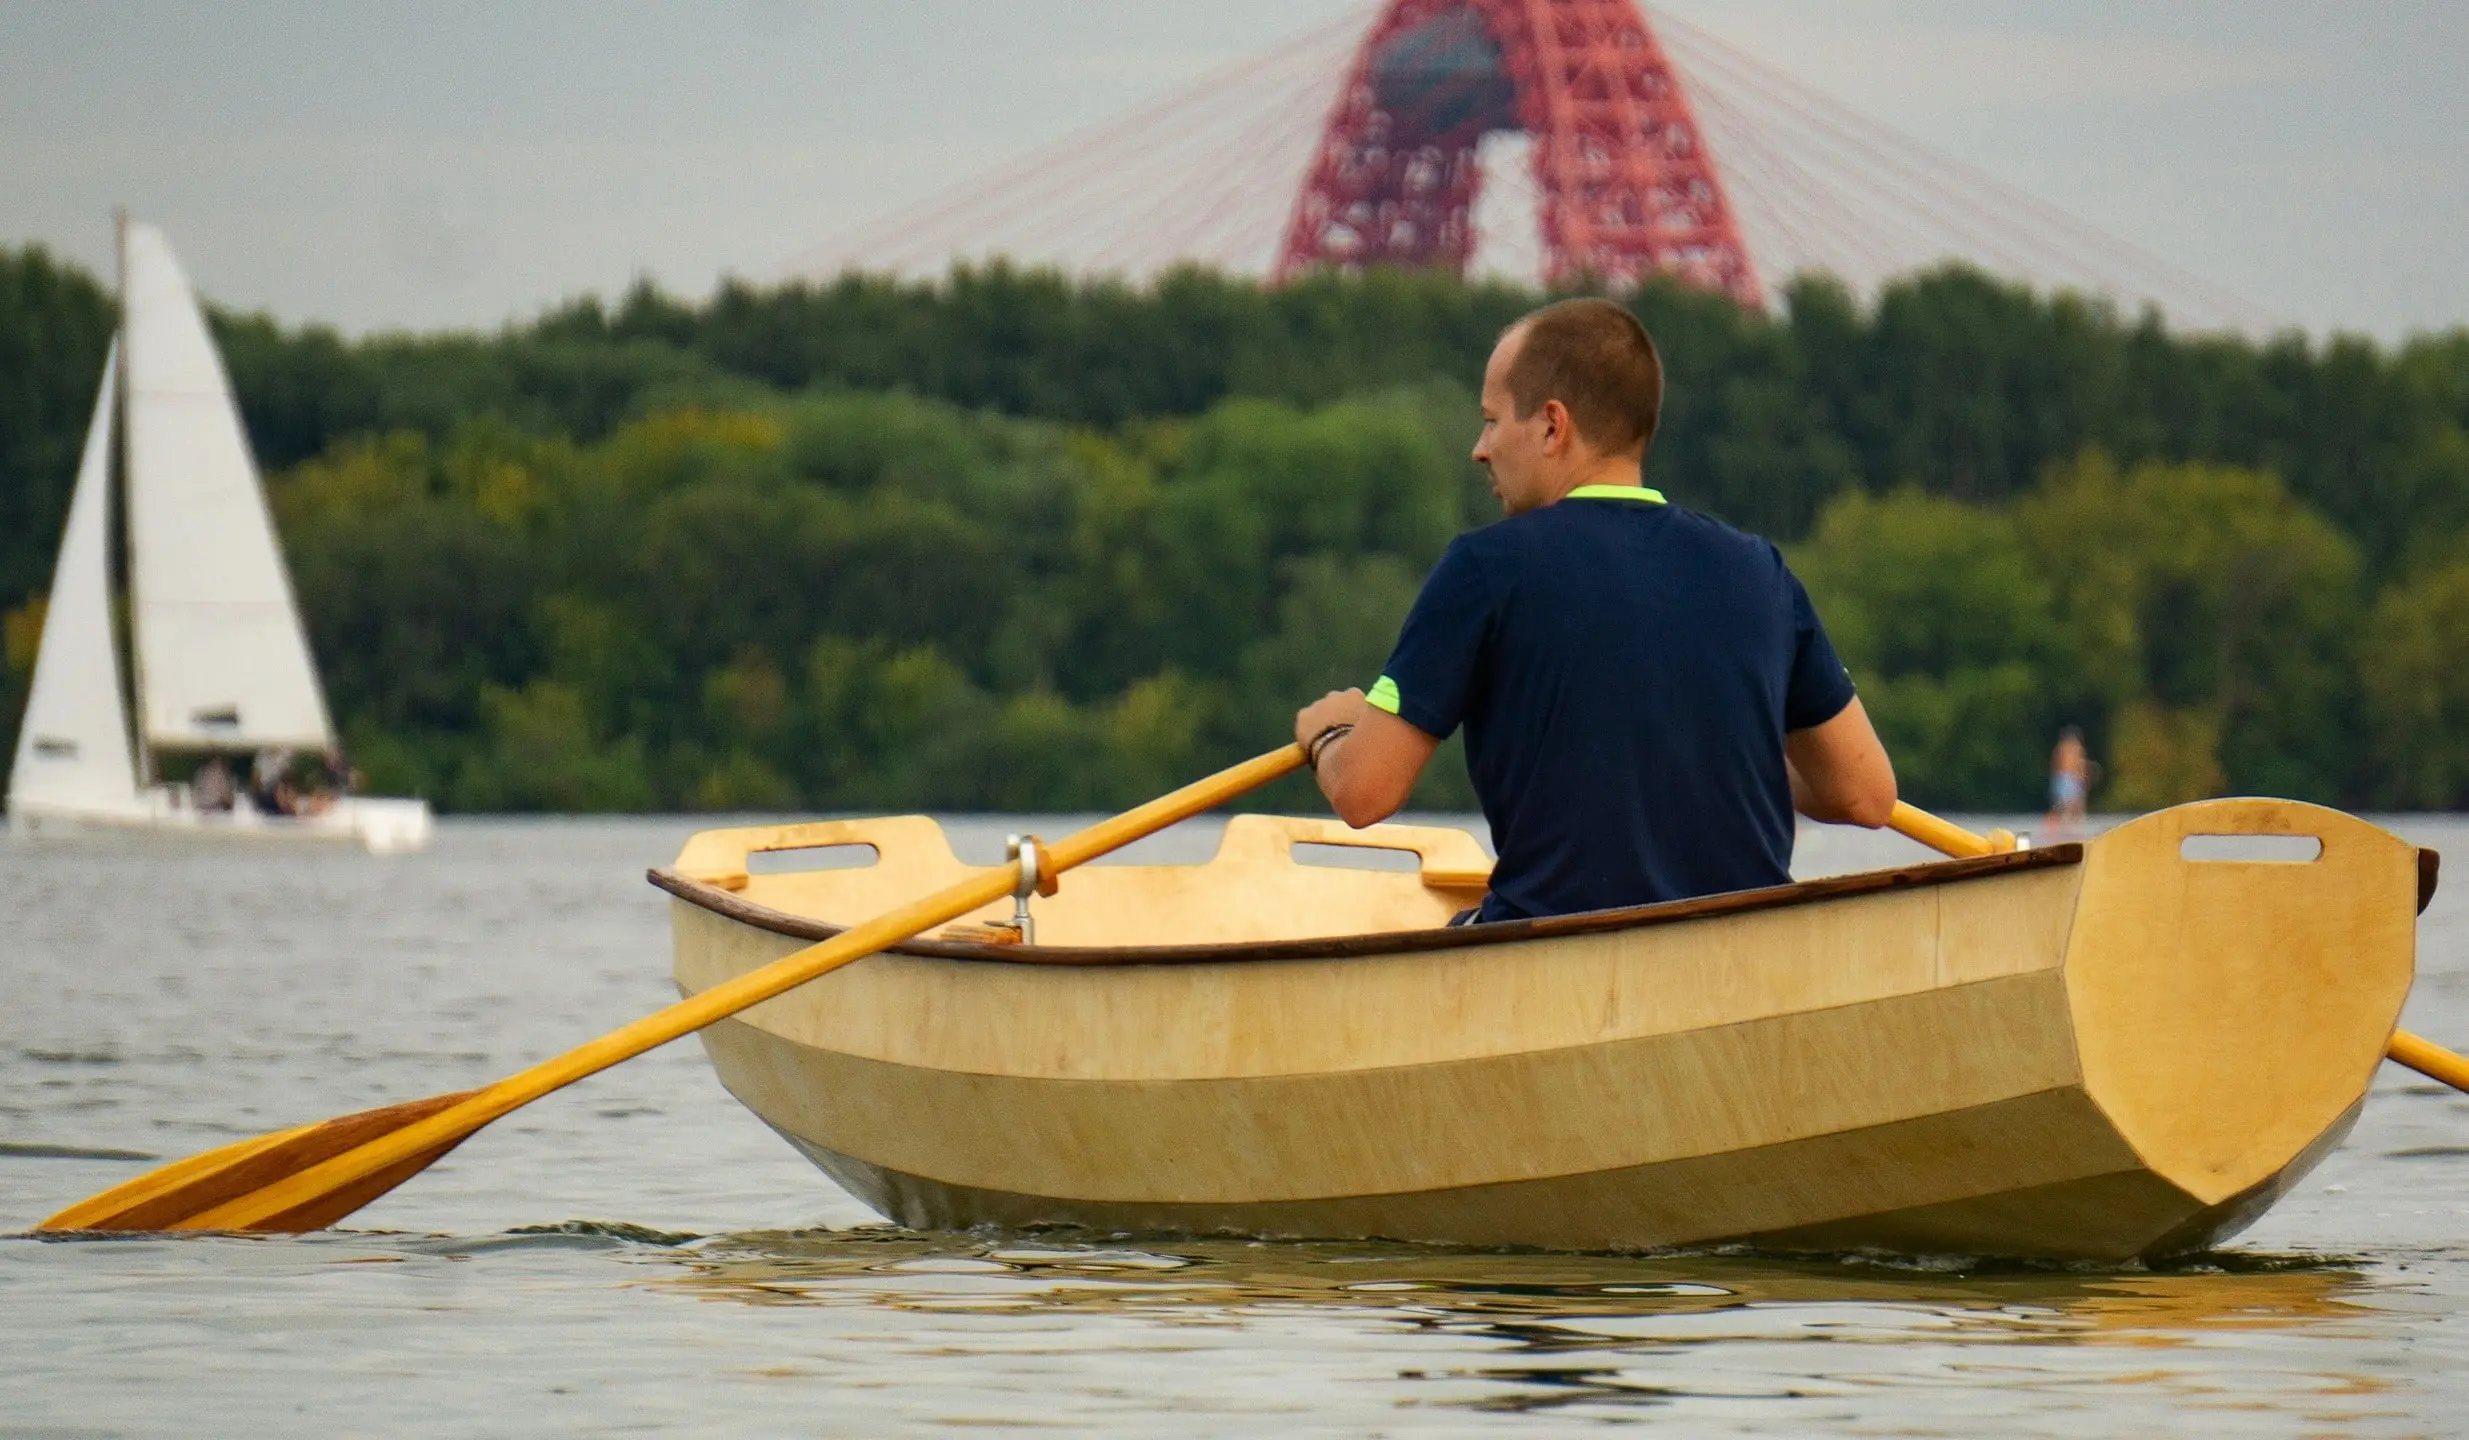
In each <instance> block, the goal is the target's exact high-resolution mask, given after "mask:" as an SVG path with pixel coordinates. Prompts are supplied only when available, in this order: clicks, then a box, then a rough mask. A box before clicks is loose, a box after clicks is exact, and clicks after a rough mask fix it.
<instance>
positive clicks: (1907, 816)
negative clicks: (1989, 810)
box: [1886, 800, 1994, 859]
mask: <svg viewBox="0 0 2469 1440" xmlns="http://www.w3.org/2000/svg"><path fill="white" fill-rule="evenodd" d="M1886 823H1887V825H1888V826H1890V827H1892V828H1893V829H1894V830H1895V831H1897V832H1898V833H1900V834H1903V835H1906V836H1909V837H1910V838H1912V839H1914V840H1917V841H1919V842H1920V843H1921V844H1923V845H1926V846H1928V847H1929V848H1930V849H1932V850H1935V851H1937V852H1938V853H1939V854H1941V855H1952V856H1954V857H1956V858H1957V859H1969V858H1971V857H1972V856H1975V855H1988V854H1992V853H1994V847H1993V846H1991V845H1990V844H1989V841H1988V838H1987V837H1986V836H1981V835H1975V834H1973V833H1972V832H1971V831H1969V830H1966V829H1964V828H1963V827H1962V826H1960V825H1957V824H1956V823H1954V822H1953V821H1951V820H1940V819H1939V818H1938V817H1936V816H1935V815H1932V814H1930V813H1929V812H1928V811H1926V810H1923V809H1921V808H1920V807H1919V806H1917V805H1911V804H1907V803H1905V802H1903V801H1901V800H1897V801H1896V802H1895V813H1894V814H1893V815H1892V816H1891V817H1889V818H1888V819H1887V821H1886Z"/></svg>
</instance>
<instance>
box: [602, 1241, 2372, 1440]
mask: <svg viewBox="0 0 2469 1440" xmlns="http://www.w3.org/2000/svg"><path fill="white" fill-rule="evenodd" d="M678 1263H679V1265H680V1268H681V1269H682V1271H683V1272H684V1273H681V1274H675V1275H663V1276H659V1277H657V1278H654V1279H651V1280H648V1281H645V1282H643V1283H645V1284H646V1285H648V1286H651V1287H653V1288H657V1289H660V1290H664V1291H669V1292H672V1293H679V1294H685V1295H691V1296H693V1297H696V1298H699V1299H708V1300H719V1301H727V1302H732V1303H737V1304H743V1305H751V1306H759V1307H773V1306H807V1305H816V1306H836V1305H860V1306H866V1307H870V1308H876V1309H882V1310H891V1311H899V1312H908V1313H917V1314H932V1315H936V1316H950V1315H982V1316H996V1315H1004V1316H1015V1317H1017V1316H1038V1317H1060V1318H1078V1317H1085V1316H1091V1315H1104V1316H1113V1317H1131V1318H1137V1319H1139V1320H1141V1321H1145V1322H1148V1323H1149V1324H1152V1325H1156V1326H1160V1327H1172V1326H1189V1325H1204V1326H1213V1327H1223V1326H1230V1325H1231V1326H1245V1325H1270V1326H1274V1325H1277V1324H1278V1323H1280V1322H1281V1321H1298V1320H1303V1319H1310V1320H1314V1321H1319V1322H1325V1323H1334V1324H1338V1325H1343V1326H1346V1327H1348V1328H1351V1329H1355V1330H1358V1331H1364V1332H1370V1333H1381V1332H1386V1335H1387V1338H1388V1339H1389V1341H1390V1342H1391V1343H1393V1344H1396V1345H1398V1346H1400V1347H1401V1348H1405V1347H1410V1346H1411V1344H1412V1341H1413V1339H1414V1338H1415V1337H1420V1336H1431V1337H1448V1338H1450V1339H1452V1340H1455V1341H1460V1342H1474V1343H1475V1344H1477V1345H1480V1346H1481V1347H1482V1349H1483V1350H1484V1351H1485V1352H1487V1353H1486V1354H1485V1355H1484V1356H1483V1358H1482V1361H1481V1363H1477V1364H1464V1365H1450V1366H1441V1367H1438V1368H1428V1369H1424V1368H1414V1369H1401V1370H1399V1371H1398V1372H1397V1373H1396V1377H1395V1378H1396V1379H1397V1380H1398V1381H1399V1382H1403V1383H1404V1384H1405V1385H1407V1386H1408V1387H1409V1388H1410V1389H1423V1390H1428V1391H1429V1392H1430V1393H1427V1394H1421V1395H1415V1394H1410V1393H1402V1394H1401V1395H1400V1397H1399V1398H1400V1400H1401V1402H1402V1403H1413V1404H1419V1405H1451V1406H1461V1407H1466V1408H1470V1409H1473V1410H1478V1411H1537V1410H1573V1409H1580V1408H1591V1407H1605V1406H1608V1407H1630V1406H1640V1405H1650V1406H1661V1405H1669V1404H1672V1403H1674V1402H1676V1401H1680V1400H1683V1399H1691V1398H1694V1399H1724V1400H1745V1399H1752V1398H1759V1399H1767V1400H1779V1399H1800V1400H1805V1399H1810V1398H1814V1397H1815V1396H1817V1395H1819V1394H1821V1393H1831V1392H1834V1391H1838V1390H1841V1391H1848V1390H1851V1389H1855V1388H1863V1387H1877V1386H1881V1385H1898V1384H1934V1385H1941V1386H1943V1385H1964V1384H1974V1383H1981V1382H1984V1381H1989V1380H1991V1379H1993V1378H1994V1380H1995V1383H1997V1384H2000V1385H2002V1386H2010V1387H2012V1386H2025V1387H2031V1386H2040V1385H2057V1386H2060V1387H2071V1386H2075V1385H2080V1384H2083V1383H2086V1382H2096V1383H2098V1384H2101V1385H2111V1384H2121V1383H2123V1384H2131V1385H2135V1386H2138V1387H2142V1388H2144V1389H2146V1390H2155V1391H2159V1390H2166V1391H2172V1392H2175V1393H2176V1395H2177V1397H2178V1398H2179V1399H2180V1400H2184V1401H2191V1402H2193V1403H2197V1404H2202V1403H2206V1397H2217V1396H2221V1395H2225V1394H2230V1393H2235V1394H2237V1395H2239V1396H2240V1397H2241V1398H2240V1399H2239V1400H2237V1401H2236V1402H2235V1403H2236V1404H2237V1405H2239V1406H2243V1405H2246V1404H2249V1403H2252V1402H2254V1401H2255V1400H2256V1399H2257V1396H2258V1393H2259V1392H2258V1391H2257V1390H2256V1389H2255V1388H2254V1386H2253V1385H2252V1383H2251V1382H2252V1381H2254V1380H2256V1379H2260V1378H2262V1377H2258V1376H2240V1375H2239V1374H2238V1371H2239V1369H2240V1368H2241V1367H2240V1366H2239V1364H2238V1362H2237V1361H2236V1360H2235V1359H2230V1358H2224V1357H2223V1356H2222V1355H2220V1354H2219V1353H2217V1352H2221V1351H2223V1350H2237V1349H2240V1348H2244V1347H2248V1346H2250V1345H2251V1342H2252V1340H2253V1339H2254V1338H2255V1337H2257V1336H2259V1335H2266V1334H2271V1333H2274V1332H2287V1333H2290V1334H2292V1335H2295V1334H2297V1333H2299V1332H2303V1334H2304V1336H2305V1338H2306V1339H2307V1340H2308V1341H2309V1342H2310V1343H2311V1344H2313V1345H2316V1346H2322V1345H2325V1344H2333V1345H2338V1344H2342V1343H2348V1344H2356V1345H2361V1346H2362V1345H2367V1344H2371V1343H2372V1342H2373V1341H2374V1339H2375V1338H2376V1327H2377V1323H2378V1321H2379V1320H2381V1319H2383V1318H2384V1317H2383V1316H2382V1315H2381V1314H2380V1312H2379V1311H2378V1309H2377V1308H2376V1306H2375V1304H2374V1302H2373V1300H2372V1297H2371V1292H2372V1289H2373V1287H2372V1285H2371V1284H2370V1282H2368V1281H2367V1279H2366V1278H2365V1277H2364V1275H2363V1274H2361V1272H2360V1269H2359V1267H2358V1265H2357V1264H2356V1263H2354V1262H2350V1261H2345V1260H2341V1259H2337V1258H2329V1257H2319V1256H2279V1255H2263V1254H2251V1253H2229V1254H2220V1255H2212V1256H2205V1257H2201V1258H2198V1259H2195V1260H2190V1261H2186V1262H2183V1263H2180V1264H2177V1265H2173V1266H2170V1267H2168V1268H2165V1269H2161V1270H2145V1269H2134V1270H2127V1271H2117V1270H2111V1271H2105V1272H2104V1271H2094V1270H2084V1269H2066V1268H2050V1267H2027V1266H1983V1265H1981V1264H1979V1263H1977V1262H1970V1261H1963V1260H1955V1259H1948V1260H1943V1261H1939V1262H1934V1263H1933V1262H1929V1261H1925V1260H1921V1261H1916V1260H1910V1259H1903V1258H1897V1257H1880V1256H1850V1257H1842V1258H1840V1259H1807V1258H1799V1257H1771V1256H1760V1255H1755V1254H1749V1253H1724V1252H1718V1253H1673V1254H1666V1255H1656V1256H1642V1257H1641V1256H1613V1255H1553V1254H1542V1253H1497V1252H1484V1251H1466V1250H1455V1249H1448V1248H1442V1247H1430V1246H1412V1245H1377V1244H1374V1245H1367V1244H1362V1243H1350V1244H1342V1245H1340V1244H1296V1243H1291V1242H1281V1243H1268V1242H1261V1241H1247V1240H1239V1239H1172V1240H1149V1241H1146V1242H1144V1243H1140V1244H1137V1245H1130V1244H1126V1243H1124V1242H1123V1241H1121V1240H1115V1241H1113V1242H1112V1243H1108V1242H1106V1241H1103V1240H1094V1239H1085V1238H1080V1237H1075V1236H1073V1235H1071V1234H1069V1233H1068V1232H1066V1233H1055V1232H1048V1233H1043V1234H1039V1235H1035V1236H1019V1235H1014V1236H1001V1235H981V1236H968V1237H954V1236H921V1235H915V1234H911V1233H908V1232H904V1231H899V1230H894V1229H890V1228H879V1229H850V1230H837V1231H821V1232H807V1233H799V1232H773V1233H751V1234H742V1235H733V1236H728V1237H725V1238H721V1239H716V1240H713V1241H709V1242H705V1243H704V1244H702V1245H699V1246H697V1247H695V1248H694V1249H693V1250H692V1252H691V1253H690V1254H688V1255H684V1256H681V1257H679V1261H678ZM1847 1347H1854V1348H1852V1349H1847ZM2090 1347H2138V1348H2142V1349H2147V1350H2152V1351H2156V1352H2157V1351H2169V1352H2178V1353H2176V1354H2171V1355H2161V1354H2154V1355H2152V1356H2150V1357H2148V1358H2140V1359H2137V1360H2135V1361H2133V1362H2131V1365H2132V1367H2133V1368H2132V1369H2130V1370H2127V1371H2125V1372H2123V1373H2121V1372H2120V1371H2119V1370H2118V1369H2117V1368H2116V1367H2115V1366H2114V1365H2112V1364H2106V1363H2103V1364H2098V1365H2096V1366H2094V1367H2091V1373H2086V1370H2087V1367H2086V1366H2085V1365H2083V1364H2082V1363H2080V1362H2073V1363H2070V1362H2069V1361H2068V1360H2067V1359H2065V1358H2063V1357H2064V1354H2065V1352H2068V1351H2076V1350H2083V1349H2087V1348H2090ZM1450 1348H1452V1349H1458V1348H1461V1347H1459V1346H1452V1347H1450ZM1880 1351H1885V1352H1890V1353H1891V1358H1890V1359H1886V1360H1884V1361H1883V1362H1881V1360H1880V1359H1879V1358H1878V1353H1877V1352H1880ZM1736 1352H1755V1353H1756V1357H1757V1358H1756V1360H1755V1362H1754V1363H1755V1369H1756V1372H1757V1374H1758V1376H1759V1377H1760V1378H1754V1379H1753V1378H1751V1376H1750V1375H1749V1374H1747V1373H1744V1372H1743V1369H1742V1364H1741V1361H1742V1359H1743V1356H1742V1355H1741V1354H1740V1353H1736ZM2043 1352H2046V1353H2043ZM2325 1358H2327V1359H2328V1358H2330V1357H2329V1356H2328V1355H2327V1356H2326V1357H2325ZM1684 1376H1685V1377H1687V1378H1685V1379H1684ZM2234 1380H2244V1381H2247V1382H2249V1383H2241V1384H2225V1383H2224V1382H2229V1381H2234ZM1710 1382H1715V1383H1710ZM2270 1388H2272V1389H2274V1390H2277V1391H2278V1393H2279V1398H2280V1399H2281V1400H2283V1401H2289V1402H2298V1403H2301V1404H2302V1405H2303V1408H2304V1410H2305V1415H2304V1418H2305V1419H2306V1420H2308V1421H2309V1422H2310V1423H2325V1424H2352V1423H2357V1422H2360V1421H2364V1420H2367V1419H2371V1418H2373V1417H2374V1416H2376V1415H2377V1414H2379V1413H2384V1412H2381V1411H2378V1410H2377V1409H2376V1408H2375V1407H2374V1406H2372V1405H2371V1404H2368V1403H2366V1402H2367V1401H2368V1400H2369V1399H2371V1397H2374V1396H2378V1395H2381V1394H2383V1393H2384V1392H2386V1391H2388V1390H2390V1389H2391V1388H2392V1381H2391V1380H2390V1379H2389V1378H2385V1377H2378V1376H2375V1375H2372V1374H2367V1373H2344V1372H2341V1371H2340V1370H2338V1369H2337V1368H2326V1369H2317V1370H2309V1371H2307V1372H2306V1373H2304V1374H2297V1375H2285V1376H2279V1377H2276V1378H2275V1381H2274V1383H2273V1384H2272V1386H2271V1387H2270ZM2336 1400H2337V1403H2335V1401H2336ZM2293 1418H2295V1417H2293Z"/></svg>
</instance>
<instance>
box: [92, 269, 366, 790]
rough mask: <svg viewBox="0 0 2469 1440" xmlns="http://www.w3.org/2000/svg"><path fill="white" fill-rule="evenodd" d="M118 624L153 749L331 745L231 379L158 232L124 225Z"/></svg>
mask: <svg viewBox="0 0 2469 1440" xmlns="http://www.w3.org/2000/svg"><path fill="white" fill-rule="evenodd" d="M124 246H125V249H124V253H123V259H122V264H123V279H122V284H123V286H124V288H125V295H124V299H123V305H124V307H125V315H126V319H125V321H124V322H123V323H124V324H125V326H126V332H127V334H126V340H127V344H128V386H129V396H128V425H127V443H128V497H129V498H128V505H129V550H130V581H129V591H130V602H131V610H132V617H131V624H132V627H133V629H134V630H135V645H134V649H135V653H136V658H137V686H136V689H137V696H138V703H139V706H140V707H141V713H140V716H139V719H140V722H141V723H142V724H143V725H144V727H145V736H146V739H147V741H148V743H150V744H151V745H153V746H155V747H156V748H158V749H198V748H206V747H213V748H219V749H238V748H244V747H256V746H261V745H290V746H306V747H316V746H324V745H326V744H328V743H330V742H331V740H332V736H333V731H332V729H331V727H330V726H329V724H328V723H327V718H326V701H325V696H324V694H323V693H322V692H320V690H319V689H318V685H317V669H316V666H315V664H314V662H312V661H311V660H310V658H309V646H308V636H307V634H306V633H305V632H304V631H303V630H302V628H301V624H300V612H299V609H298V607H297V606H296V605H295V604H294V603H293V600H292V591H291V579H290V577H289V575H287V574H286V573H285V571H284V568H283V556H282V552H281V551H280V550H279V549H277V548H276V544H275V537H274V524H273V520H272V517H271V516H269V515H268V513H267V510H266V497H265V493H264V491H263V490H262V489H261V488H260V487H259V485H258V479H257V466H256V463H255V462H254V461H253V460H251V459H250V457H249V449H248V442H247V440H246V438H245V437H244V436H243V435H242V434H241V430H240V415H239V411H238V410H237V409H236V408H235V407H234V406H233V404H232V397H231V382H230V381H229V380H228V379H227V378H226V377H225V375H224V372H223V361H222V357H221V356H220V355H219V354H218V353H216V351H215V348H214V341H213V339H212V338H211V337H210V336H209V335H208V334H207V332H206V321H205V316H204V315H203V314H201V313H200V312H199V310H198V308H197V297H196V296H195V295H194V294H193V293H192V292H191V291H190V289H189V282H188V277H187V276H186V275H184V274H182V273H181V270H180V262H179V261H178V260H177V259H175V258H173V256H172V253H171V246H170V244H169V243H168V242H166V241H165V240H164V238H163V233H162V232H161V231H160V230H157V229H155V228H154V227H153V226H151V225H135V224H132V225H130V226H129V227H128V229H127V234H126V239H125V241H124Z"/></svg>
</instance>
